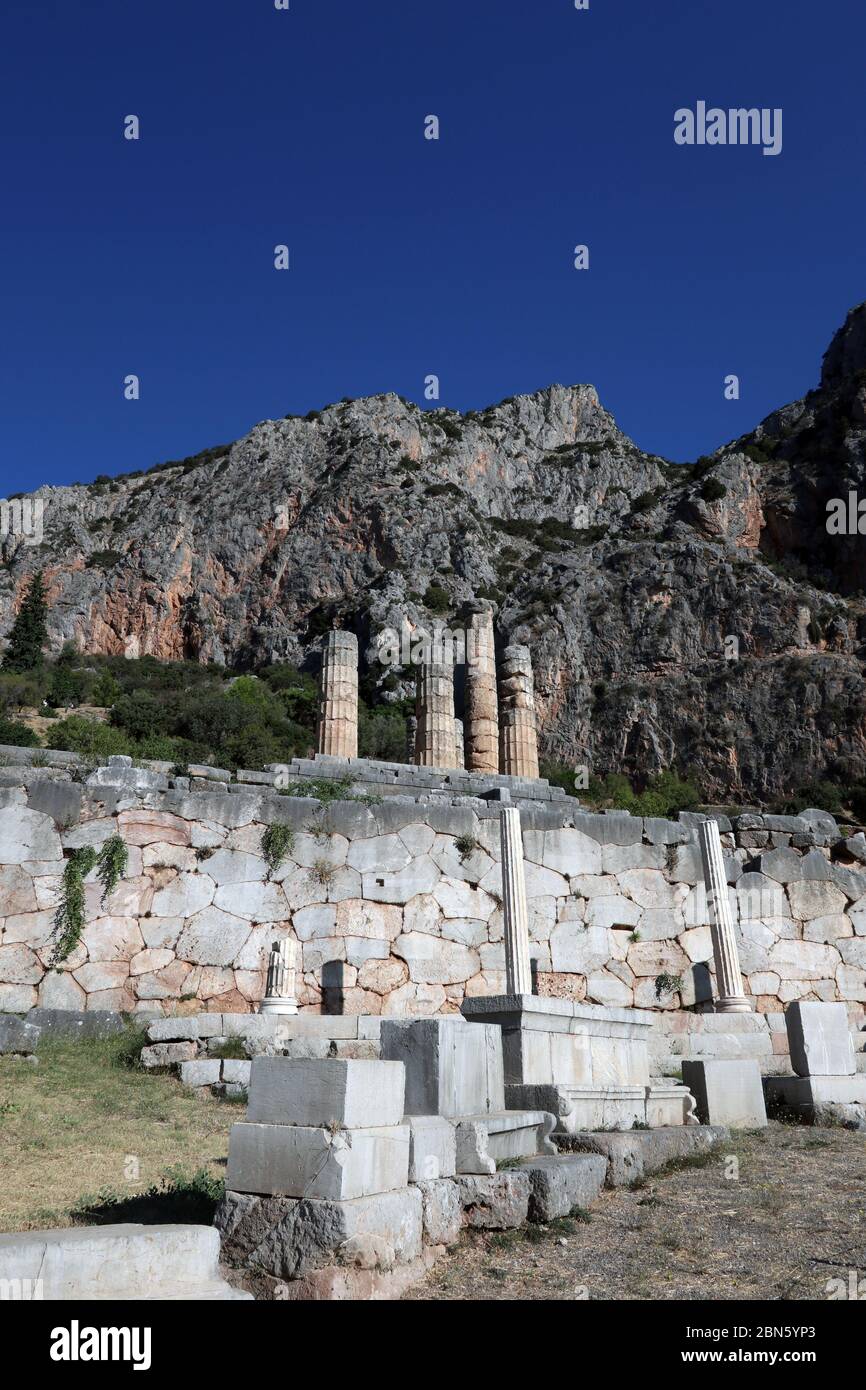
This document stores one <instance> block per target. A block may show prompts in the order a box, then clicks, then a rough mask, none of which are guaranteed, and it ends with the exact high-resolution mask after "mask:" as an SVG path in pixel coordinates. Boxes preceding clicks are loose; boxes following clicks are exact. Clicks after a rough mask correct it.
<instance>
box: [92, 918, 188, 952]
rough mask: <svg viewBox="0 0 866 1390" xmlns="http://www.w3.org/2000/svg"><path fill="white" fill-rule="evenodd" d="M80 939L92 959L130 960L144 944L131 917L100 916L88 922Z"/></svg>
mask: <svg viewBox="0 0 866 1390" xmlns="http://www.w3.org/2000/svg"><path fill="white" fill-rule="evenodd" d="M82 941H83V942H84V945H85V946H86V947H87V954H88V956H89V957H90V959H91V960H92V961H102V960H124V961H131V960H132V958H133V956H136V955H138V953H139V951H141V949H142V947H143V946H144V938H143V937H142V935H141V932H140V931H139V928H138V923H137V922H136V921H135V920H134V918H132V917H100V918H98V919H97V920H96V921H95V922H88V923H87V925H86V926H85V928H84V931H83V932H82ZM167 963H168V962H167V961H164V962H163V964H167Z"/></svg>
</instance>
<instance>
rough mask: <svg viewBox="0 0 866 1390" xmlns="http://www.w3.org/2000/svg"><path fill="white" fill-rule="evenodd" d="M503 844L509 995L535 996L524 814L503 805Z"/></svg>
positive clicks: (506, 961) (500, 825) (503, 885)
mask: <svg viewBox="0 0 866 1390" xmlns="http://www.w3.org/2000/svg"><path fill="white" fill-rule="evenodd" d="M499 836H500V843H501V845H502V915H503V922H504V926H503V931H504V936H505V993H506V994H531V993H532V971H531V969H530V965H529V915H528V913H527V911H526V877H525V874H524V872H523V835H522V833H521V829H520V811H519V810H518V809H517V807H516V806H503V808H502V819H501V820H500V822H499Z"/></svg>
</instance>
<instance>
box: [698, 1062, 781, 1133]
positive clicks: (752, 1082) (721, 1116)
mask: <svg viewBox="0 0 866 1390" xmlns="http://www.w3.org/2000/svg"><path fill="white" fill-rule="evenodd" d="M683 1081H684V1083H685V1085H686V1086H687V1087H688V1089H689V1090H690V1091H691V1093H692V1095H693V1096H694V1098H695V1105H696V1109H697V1115H698V1119H699V1120H700V1122H701V1124H713V1125H728V1126H730V1128H731V1129H760V1128H761V1127H763V1126H764V1125H766V1123H767V1112H766V1108H765V1106H764V1092H763V1089H762V1086H761V1070H760V1067H759V1066H758V1063H757V1062H755V1061H751V1060H747V1061H684V1062H683Z"/></svg>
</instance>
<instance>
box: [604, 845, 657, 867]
mask: <svg viewBox="0 0 866 1390" xmlns="http://www.w3.org/2000/svg"><path fill="white" fill-rule="evenodd" d="M666 863H667V857H666V850H665V846H664V845H643V844H636V845H605V846H604V849H603V850H602V870H603V872H604V873H606V874H622V873H624V872H625V871H626V870H628V869H664V867H665V865H666Z"/></svg>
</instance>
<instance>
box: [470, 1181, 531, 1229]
mask: <svg viewBox="0 0 866 1390" xmlns="http://www.w3.org/2000/svg"><path fill="white" fill-rule="evenodd" d="M455 1184H456V1187H457V1195H458V1197H459V1200H460V1205H461V1208H462V1212H463V1222H464V1224H465V1225H467V1226H472V1227H475V1228H477V1229H481V1230H488V1231H506V1230H512V1229H513V1228H514V1227H516V1226H522V1225H523V1223H524V1222H525V1221H526V1219H527V1217H528V1214H529V1193H530V1178H529V1174H528V1173H523V1172H521V1171H520V1170H519V1169H518V1170H514V1171H510V1172H505V1173H495V1174H491V1175H489V1176H486V1177H475V1176H472V1177H458V1178H456V1179H455Z"/></svg>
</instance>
